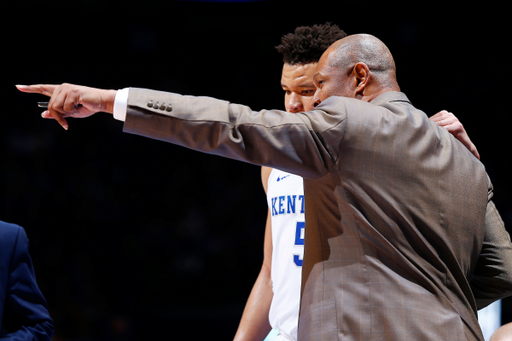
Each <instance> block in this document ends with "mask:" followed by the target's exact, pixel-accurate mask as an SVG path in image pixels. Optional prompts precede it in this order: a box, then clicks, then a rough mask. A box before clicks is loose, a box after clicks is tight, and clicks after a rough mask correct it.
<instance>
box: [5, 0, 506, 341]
mask: <svg viewBox="0 0 512 341" xmlns="http://www.w3.org/2000/svg"><path fill="white" fill-rule="evenodd" d="M2 16H3V20H2V43H3V44H2V46H3V48H2V55H3V56H6V58H4V59H3V66H4V71H3V73H2V74H3V77H2V97H3V98H2V102H3V110H2V112H1V117H0V137H1V145H0V148H1V160H2V167H1V171H0V200H1V202H0V219H2V220H5V221H8V222H13V223H17V224H19V225H22V226H23V227H25V229H26V231H27V233H28V236H29V238H30V240H31V249H30V252H31V255H32V257H33V261H34V265H35V269H36V274H37V279H38V283H39V285H40V287H41V290H42V291H43V293H44V294H45V296H46V298H47V301H48V304H49V307H50V312H51V314H52V317H53V318H54V319H55V324H56V335H55V337H54V339H55V340H148V339H152V338H153V339H155V338H156V339H162V338H163V339H174V338H175V337H177V336H187V338H188V339H193V340H196V339H197V340H201V339H204V338H208V339H209V340H229V339H231V338H232V337H233V336H234V334H235V331H236V328H237V325H238V322H239V319H240V316H241V314H242V310H243V307H244V304H245V301H246V299H247V296H248V295H249V292H250V289H251V287H252V284H253V282H254V280H255V278H256V276H257V274H258V272H259V269H260V266H261V262H262V251H263V233H264V223H265V218H266V202H265V196H264V193H263V189H262V186H261V181H260V170H259V167H257V166H254V165H249V164H244V163H241V162H235V161H232V160H228V159H223V158H220V157H215V156H210V155H205V154H201V153H198V152H194V151H191V150H187V149H185V148H182V147H177V146H173V145H171V144H166V143H163V142H158V141H153V140H150V139H147V138H143V137H139V136H133V135H129V134H124V133H122V123H121V122H118V121H115V120H114V119H113V118H112V117H111V116H110V115H107V114H98V115H96V116H94V117H93V118H90V119H88V120H81V121H78V120H70V128H69V131H64V130H63V129H62V128H61V127H60V126H59V125H58V124H57V123H56V122H54V121H51V120H43V119H41V118H40V116H39V114H40V113H41V110H40V109H39V108H37V105H36V102H37V101H41V100H44V98H43V96H40V95H33V94H22V93H19V92H18V91H17V90H16V89H15V87H14V85H15V84H34V83H62V82H70V83H78V84H83V85H89V86H95V87H102V88H112V89H119V88H123V87H127V86H135V87H147V88H153V89H159V90H167V91H173V92H178V93H186V94H192V95H208V96H213V97H218V98H221V99H225V100H229V101H231V102H235V103H242V104H247V105H249V106H251V107H252V108H253V109H255V110H259V109H263V108H268V109H270V108H279V109H280V108H283V93H282V90H281V88H280V73H281V66H282V61H281V57H280V55H279V54H278V53H277V52H276V51H275V48H274V47H275V46H276V45H278V44H279V43H280V37H281V36H282V35H283V34H286V33H289V32H292V31H293V30H294V29H295V27H296V26H301V25H312V24H317V23H324V22H326V21H331V22H332V23H335V24H338V25H339V26H340V27H341V28H342V29H344V30H345V31H346V32H347V33H349V34H353V33H371V34H374V35H376V36H377V37H379V38H381V39H382V40H383V41H384V42H385V43H386V44H387V45H388V46H389V48H390V49H391V51H392V53H393V54H394V56H395V59H396V63H397V67H398V81H399V84H400V86H401V89H402V91H404V92H405V93H406V94H407V95H408V97H409V98H410V99H411V101H412V102H413V104H414V105H415V106H416V107H418V108H421V109H422V110H424V111H425V112H426V113H427V114H429V115H432V114H434V113H436V112H437V111H439V110H441V109H447V110H449V111H452V112H454V113H455V114H456V115H457V116H458V117H459V119H460V120H461V121H462V122H463V124H464V126H465V128H466V130H467V131H468V133H469V135H470V136H471V138H472V140H473V141H474V143H475V145H476V146H477V148H478V150H479V152H480V154H481V160H482V162H483V163H484V164H485V165H486V167H487V170H488V173H489V175H490V176H491V179H492V180H493V182H494V185H495V198H494V201H495V203H496V205H497V206H498V209H499V210H500V212H501V214H502V217H503V219H504V221H505V224H506V225H508V227H509V228H510V226H512V225H511V224H512V210H511V207H510V203H511V202H512V198H511V193H512V192H511V191H512V183H511V181H512V177H511V176H510V171H511V166H510V160H509V159H510V151H509V145H510V143H509V130H510V129H509V126H510V123H511V119H510V114H509V112H508V109H506V108H507V107H509V104H508V100H509V97H510V95H509V93H510V86H509V84H510V78H511V70H510V62H511V58H510V51H509V42H510V39H509V34H510V28H509V18H508V17H507V16H506V13H505V8H503V7H500V3H499V2H492V1H486V2H472V4H471V5H469V4H468V3H467V2H460V3H456V2H450V1H443V2H435V1H434V2H433V1H424V2H422V1H415V2H410V1H409V2H403V3H401V2H393V1H383V2H377V1H364V2H362V1H355V0H354V1H312V2H299V1H259V2H243V3H220V2H195V1H190V2H185V1H164V0H161V1H157V0H144V1H119V2H114V1H100V0H75V1H69V0H67V1H35V0H24V1H17V2H16V3H13V4H11V5H9V6H7V7H4V9H3V10H2ZM467 185H468V186H471V184H470V183H468V184H467ZM511 309H512V308H511V303H510V300H504V303H503V322H510V321H512V314H511Z"/></svg>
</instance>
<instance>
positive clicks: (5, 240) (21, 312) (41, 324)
mask: <svg viewBox="0 0 512 341" xmlns="http://www.w3.org/2000/svg"><path fill="white" fill-rule="evenodd" d="M28 248H29V241H28V238H27V235H26V233H25V230H24V229H23V228H22V227H21V226H18V225H15V224H10V223H6V222H3V221H0V327H1V335H0V340H6V341H7V340H13V341H25V340H26V341H29V340H31V341H32V340H33V341H48V340H50V339H51V337H52V336H53V331H54V327H53V320H52V319H51V317H50V314H49V312H48V307H47V304H46V300H45V298H44V297H43V294H42V293H41V291H40V290H39V287H38V285H37V282H36V277H35V273H34V268H33V266H32V259H31V258H30V255H29V252H28Z"/></svg>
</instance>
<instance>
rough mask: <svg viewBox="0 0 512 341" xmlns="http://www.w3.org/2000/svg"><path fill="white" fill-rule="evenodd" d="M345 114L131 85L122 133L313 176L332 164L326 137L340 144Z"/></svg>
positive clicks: (332, 147)
mask: <svg viewBox="0 0 512 341" xmlns="http://www.w3.org/2000/svg"><path fill="white" fill-rule="evenodd" d="M322 104H323V103H322ZM344 118H345V116H344V113H343V112H335V113H333V112H331V113H327V112H326V111H324V110H315V111H313V112H309V113H300V114H291V113H287V112H283V111H278V110H262V111H252V110H251V109H250V108H248V107H246V106H243V105H237V104H231V103H229V102H226V101H221V100H217V99H213V98H208V97H193V96H182V95H177V94H171V93H166V92H160V91H153V90H145V89H136V88H131V89H130V95H129V98H128V108H127V117H126V121H125V124H124V131H125V132H129V133H133V134H138V135H143V136H146V137H151V138H154V139H158V140H162V141H166V142H171V143H174V144H178V145H181V146H185V147H188V148H192V149H195V150H199V151H202V152H206V153H210V154H216V155H221V156H224V157H228V158H233V159H237V160H241V161H246V162H250V163H253V164H258V165H265V166H269V167H272V168H278V169H281V170H284V171H289V172H291V173H293V174H297V175H300V176H302V177H304V178H307V179H316V178H319V177H321V176H323V175H325V174H326V173H327V172H328V170H329V169H330V168H332V167H333V165H334V164H335V161H336V157H337V155H338V153H337V151H336V143H333V144H332V145H328V143H326V140H325V137H326V136H331V135H333V134H334V135H335V136H336V137H335V140H337V141H338V142H339V140H340V139H342V137H343V128H344ZM333 128H335V129H334V130H335V131H336V132H335V133H332V134H330V132H332V130H333ZM331 142H333V141H331Z"/></svg>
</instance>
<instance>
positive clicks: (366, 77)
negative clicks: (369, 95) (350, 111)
mask: <svg viewBox="0 0 512 341" xmlns="http://www.w3.org/2000/svg"><path fill="white" fill-rule="evenodd" d="M352 80H353V82H354V87H355V95H356V98H359V97H363V96H364V90H365V89H366V87H367V86H368V84H369V82H370V69H369V68H368V65H366V64H365V63H363V62H359V63H357V64H356V65H355V66H354V68H353V69H352Z"/></svg>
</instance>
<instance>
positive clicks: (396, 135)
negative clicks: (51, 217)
mask: <svg viewBox="0 0 512 341" xmlns="http://www.w3.org/2000/svg"><path fill="white" fill-rule="evenodd" d="M314 81H315V85H316V87H317V90H316V93H315V105H316V107H315V109H314V110H312V111H310V112H305V113H301V114H297V113H295V114H289V113H286V112H281V111H277V110H270V111H269V110H263V111H260V112H253V111H252V110H250V108H248V107H245V106H242V105H237V104H231V103H228V102H225V101H220V100H216V99H212V98H207V97H200V98H198V97H191V96H181V95H177V94H170V93H165V92H159V91H152V90H145V89H133V88H132V89H125V90H121V91H113V90H101V89H92V88H86V87H80V86H74V85H69V84H65V85H61V86H52V85H36V86H19V89H20V90H22V91H25V92H37V93H44V94H47V95H49V96H52V98H51V100H50V103H49V110H48V111H47V112H45V113H44V114H43V117H53V118H56V119H57V120H58V121H59V123H61V124H62V125H66V126H67V123H66V122H65V118H66V117H73V116H74V117H87V116H90V115H92V114H94V113H95V112H98V111H106V112H110V113H114V115H115V116H116V117H118V118H121V119H123V120H125V124H124V130H125V131H127V132H130V133H135V134H140V135H144V136H148V137H152V138H155V139H159V140H163V141H168V142H172V143H176V144H179V145H182V146H186V147H189V148H193V149H196V150H200V151H203V152H207V153H212V154H217V155H222V156H225V157H230V158H234V159H238V160H243V161H247V162H251V163H254V164H258V165H265V166H269V167H273V168H278V169H282V170H284V171H287V172H290V173H293V174H297V175H300V176H302V177H303V178H304V192H305V210H306V213H305V216H306V236H305V251H304V260H303V276H302V300H301V313H300V321H299V331H298V334H299V335H298V339H299V340H339V339H343V340H379V341H380V340H483V337H482V333H481V331H480V328H479V326H478V321H477V317H476V316H477V314H476V311H477V308H481V307H484V306H485V305H487V304H490V303H492V302H493V301H494V300H497V299H499V298H502V297H506V296H508V295H510V294H512V244H511V242H510V237H509V235H508V233H507V232H506V230H505V228H504V226H503V222H502V220H501V218H500V216H499V214H498V212H497V210H496V208H495V207H494V204H493V202H492V200H491V198H492V195H493V193H492V185H491V183H490V181H489V179H488V177H487V174H486V172H485V169H484V166H483V165H482V164H481V163H480V162H479V161H478V160H477V158H475V157H474V156H473V155H472V154H471V153H470V152H469V151H468V150H467V149H466V148H465V147H464V146H463V145H462V144H461V143H460V142H459V141H457V140H456V139H455V138H454V137H453V136H451V135H450V134H449V133H448V132H447V131H446V129H444V128H441V127H438V126H437V125H436V124H435V123H434V122H432V121H431V120H429V119H428V117H427V116H426V115H425V114H424V113H423V112H421V111H419V110H417V109H416V108H414V107H413V106H412V104H411V103H410V101H409V100H408V99H407V97H406V96H405V95H404V94H403V93H401V92H399V91H400V89H399V86H398V84H397V82H396V78H395V64H394V61H393V58H392V56H391V54H390V52H389V50H388V49H387V47H386V46H385V45H384V44H383V43H382V42H381V41H379V40H378V39H376V38H375V37H373V36H369V35H354V36H349V37H347V38H344V39H342V40H340V41H338V42H337V43H335V44H333V45H332V46H331V47H330V48H329V49H328V50H327V51H326V52H325V53H324V55H323V56H322V58H321V59H320V61H319V63H318V67H317V72H316V74H315V78H314Z"/></svg>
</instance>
